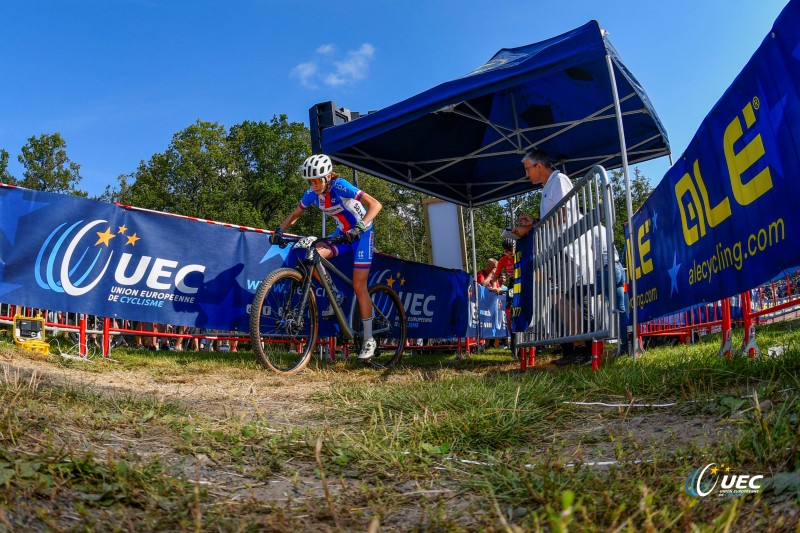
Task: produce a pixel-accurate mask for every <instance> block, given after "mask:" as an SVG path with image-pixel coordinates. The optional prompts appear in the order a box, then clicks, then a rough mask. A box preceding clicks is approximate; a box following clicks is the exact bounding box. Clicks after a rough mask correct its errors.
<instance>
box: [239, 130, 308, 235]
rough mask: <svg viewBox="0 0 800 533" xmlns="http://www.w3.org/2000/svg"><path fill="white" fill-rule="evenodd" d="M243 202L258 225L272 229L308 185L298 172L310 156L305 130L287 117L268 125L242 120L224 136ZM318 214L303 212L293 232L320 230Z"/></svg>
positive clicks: (293, 205) (294, 205)
mask: <svg viewBox="0 0 800 533" xmlns="http://www.w3.org/2000/svg"><path fill="white" fill-rule="evenodd" d="M227 144H228V148H229V150H230V152H231V154H232V157H233V165H234V168H235V169H236V172H237V175H238V176H240V177H241V180H242V187H243V194H244V196H243V199H244V200H246V201H247V202H248V203H249V204H250V205H251V206H252V207H253V209H254V211H255V212H256V213H257V214H258V224H257V225H258V226H259V227H266V228H268V229H273V228H275V227H277V226H278V225H279V224H280V223H281V221H283V219H284V218H285V217H286V215H287V214H288V213H289V212H290V211H291V210H292V209H294V208H295V207H296V206H297V202H298V201H299V200H300V197H301V196H302V194H303V192H305V190H306V189H307V188H308V184H307V183H306V181H305V180H303V178H301V177H300V173H299V172H298V169H299V168H300V165H301V164H302V163H303V160H305V158H306V157H308V156H309V155H310V154H311V150H310V144H311V137H310V133H309V131H308V128H306V127H305V125H304V124H302V123H299V122H289V121H288V119H287V117H286V115H281V116H280V117H273V118H272V120H270V122H269V123H266V122H252V121H245V122H243V123H241V124H238V125H236V126H233V127H232V128H231V130H230V133H229V134H228V137H227ZM320 221H321V216H320V215H319V213H316V214H311V213H306V214H305V215H304V216H303V217H302V218H301V219H300V220H298V222H297V224H295V226H294V227H293V228H292V232H295V233H298V232H304V233H308V232H309V230H310V229H311V228H312V227H317V228H319V226H320Z"/></svg>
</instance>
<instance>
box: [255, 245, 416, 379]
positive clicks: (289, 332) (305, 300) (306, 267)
mask: <svg viewBox="0 0 800 533" xmlns="http://www.w3.org/2000/svg"><path fill="white" fill-rule="evenodd" d="M291 242H292V241H291V240H289V239H287V238H285V237H282V238H281V240H280V242H278V243H277V245H278V246H281V247H282V248H284V247H286V246H287V245H288V244H291ZM319 242H327V243H328V244H331V245H333V244H340V243H343V242H347V237H346V236H345V235H340V236H336V237H333V238H327V239H319V238H317V237H313V236H310V237H302V238H300V239H299V240H297V241H296V242H294V244H293V246H292V248H293V250H295V251H297V252H298V261H297V265H296V266H295V267H294V268H288V267H283V268H279V269H277V270H274V271H272V272H270V273H269V274H267V276H266V277H265V278H264V280H263V281H262V282H261V285H260V286H259V287H258V290H257V291H256V294H255V296H254V297H253V305H252V306H251V308H250V339H251V342H252V345H253V351H254V352H255V354H256V356H257V358H258V361H259V363H261V365H263V366H264V367H266V368H269V369H271V370H274V371H275V372H278V373H281V374H285V375H291V374H295V373H297V372H299V371H301V370H302V369H303V368H305V366H306V365H307V364H308V362H309V361H310V360H311V356H312V355H313V353H314V348H315V346H316V344H317V339H318V335H319V325H320V322H319V321H320V316H319V314H318V313H317V296H316V294H315V293H314V285H313V283H312V282H313V280H314V276H313V273H314V272H315V271H316V272H317V273H318V274H319V280H320V283H321V285H322V287H323V289H324V291H325V294H326V295H327V296H328V300H329V301H330V303H331V306H332V307H333V312H334V318H335V320H336V322H337V323H338V324H339V330H340V335H341V336H342V337H343V339H345V340H346V341H349V342H352V344H353V345H354V350H355V352H358V351H359V350H360V349H361V343H362V340H363V339H362V334H361V313H360V312H359V306H358V302H357V299H356V298H355V297H353V298H352V301H351V303H350V310H349V313H348V314H347V315H345V311H344V310H343V309H342V307H341V306H340V305H339V303H338V302H337V301H336V298H335V297H334V294H333V290H334V288H333V286H332V285H333V284H332V280H331V277H330V275H329V273H333V274H334V275H336V277H338V278H340V279H341V280H342V281H343V282H344V283H346V284H347V285H348V286H349V287H351V288H352V286H353V282H352V280H350V278H349V277H347V276H346V275H345V274H343V273H342V272H341V271H339V270H338V269H337V268H336V267H335V266H333V265H332V264H331V262H330V261H328V260H327V259H325V258H324V257H322V256H321V255H320V254H319V252H318V251H317V248H316V245H317V243H319ZM369 294H370V298H371V300H372V313H373V320H372V334H373V336H374V337H375V340H376V341H377V342H378V347H377V349H376V350H375V355H374V356H373V357H372V358H371V359H369V360H368V361H367V364H369V365H371V366H372V367H374V368H378V369H380V368H390V367H393V366H395V365H396V364H397V363H398V362H399V361H400V359H401V358H402V356H403V350H404V348H405V343H406V328H407V325H406V313H405V310H404V309H403V304H402V302H401V301H400V297H399V296H398V295H397V293H396V292H394V291H393V290H392V288H391V287H389V286H388V285H383V284H377V285H372V286H371V287H369Z"/></svg>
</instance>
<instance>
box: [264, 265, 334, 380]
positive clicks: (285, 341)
mask: <svg viewBox="0 0 800 533" xmlns="http://www.w3.org/2000/svg"><path fill="white" fill-rule="evenodd" d="M303 281H304V279H303V276H302V275H301V274H300V273H299V272H298V271H296V270H293V269H291V268H280V269H278V270H275V271H273V272H271V273H270V274H269V275H267V277H266V278H264V280H263V281H262V282H261V285H260V286H259V287H258V290H257V291H256V294H255V296H254V297H253V305H252V306H251V308H250V340H251V344H252V345H253V352H254V353H255V354H256V357H257V359H258V362H259V363H261V365H263V366H264V367H266V368H269V369H271V370H274V371H275V372H278V373H280V374H285V375H292V374H295V373H297V372H300V371H301V370H302V369H303V368H305V366H306V365H307V364H308V361H309V360H310V359H311V355H312V354H313V353H314V346H315V345H316V344H317V335H318V332H319V327H318V326H319V324H318V323H317V300H316V298H315V297H314V292H313V291H312V290H309V291H308V293H307V299H306V304H305V306H304V307H303V308H302V309H301V308H300V306H301V302H302V299H303V298H302V297H303V294H302V287H303Z"/></svg>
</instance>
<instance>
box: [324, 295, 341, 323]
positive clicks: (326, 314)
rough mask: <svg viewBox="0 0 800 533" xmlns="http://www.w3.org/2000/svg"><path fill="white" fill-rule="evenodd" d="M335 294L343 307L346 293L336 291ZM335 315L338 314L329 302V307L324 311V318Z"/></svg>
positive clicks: (337, 301) (338, 302)
mask: <svg viewBox="0 0 800 533" xmlns="http://www.w3.org/2000/svg"><path fill="white" fill-rule="evenodd" d="M333 295H334V296H335V297H336V303H337V304H339V307H340V308H341V307H342V305H343V304H344V293H342V292H339V291H334V292H333ZM334 316H336V312H335V311H334V310H333V306H332V305H331V304H330V303H329V304H328V308H327V309H325V310H324V311H323V312H322V318H324V319H326V320H327V319H329V318H333V317H334Z"/></svg>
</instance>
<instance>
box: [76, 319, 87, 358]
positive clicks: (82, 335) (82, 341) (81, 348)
mask: <svg viewBox="0 0 800 533" xmlns="http://www.w3.org/2000/svg"><path fill="white" fill-rule="evenodd" d="M78 354H79V355H80V356H81V357H86V315H84V314H81V318H80V319H79V320H78Z"/></svg>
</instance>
